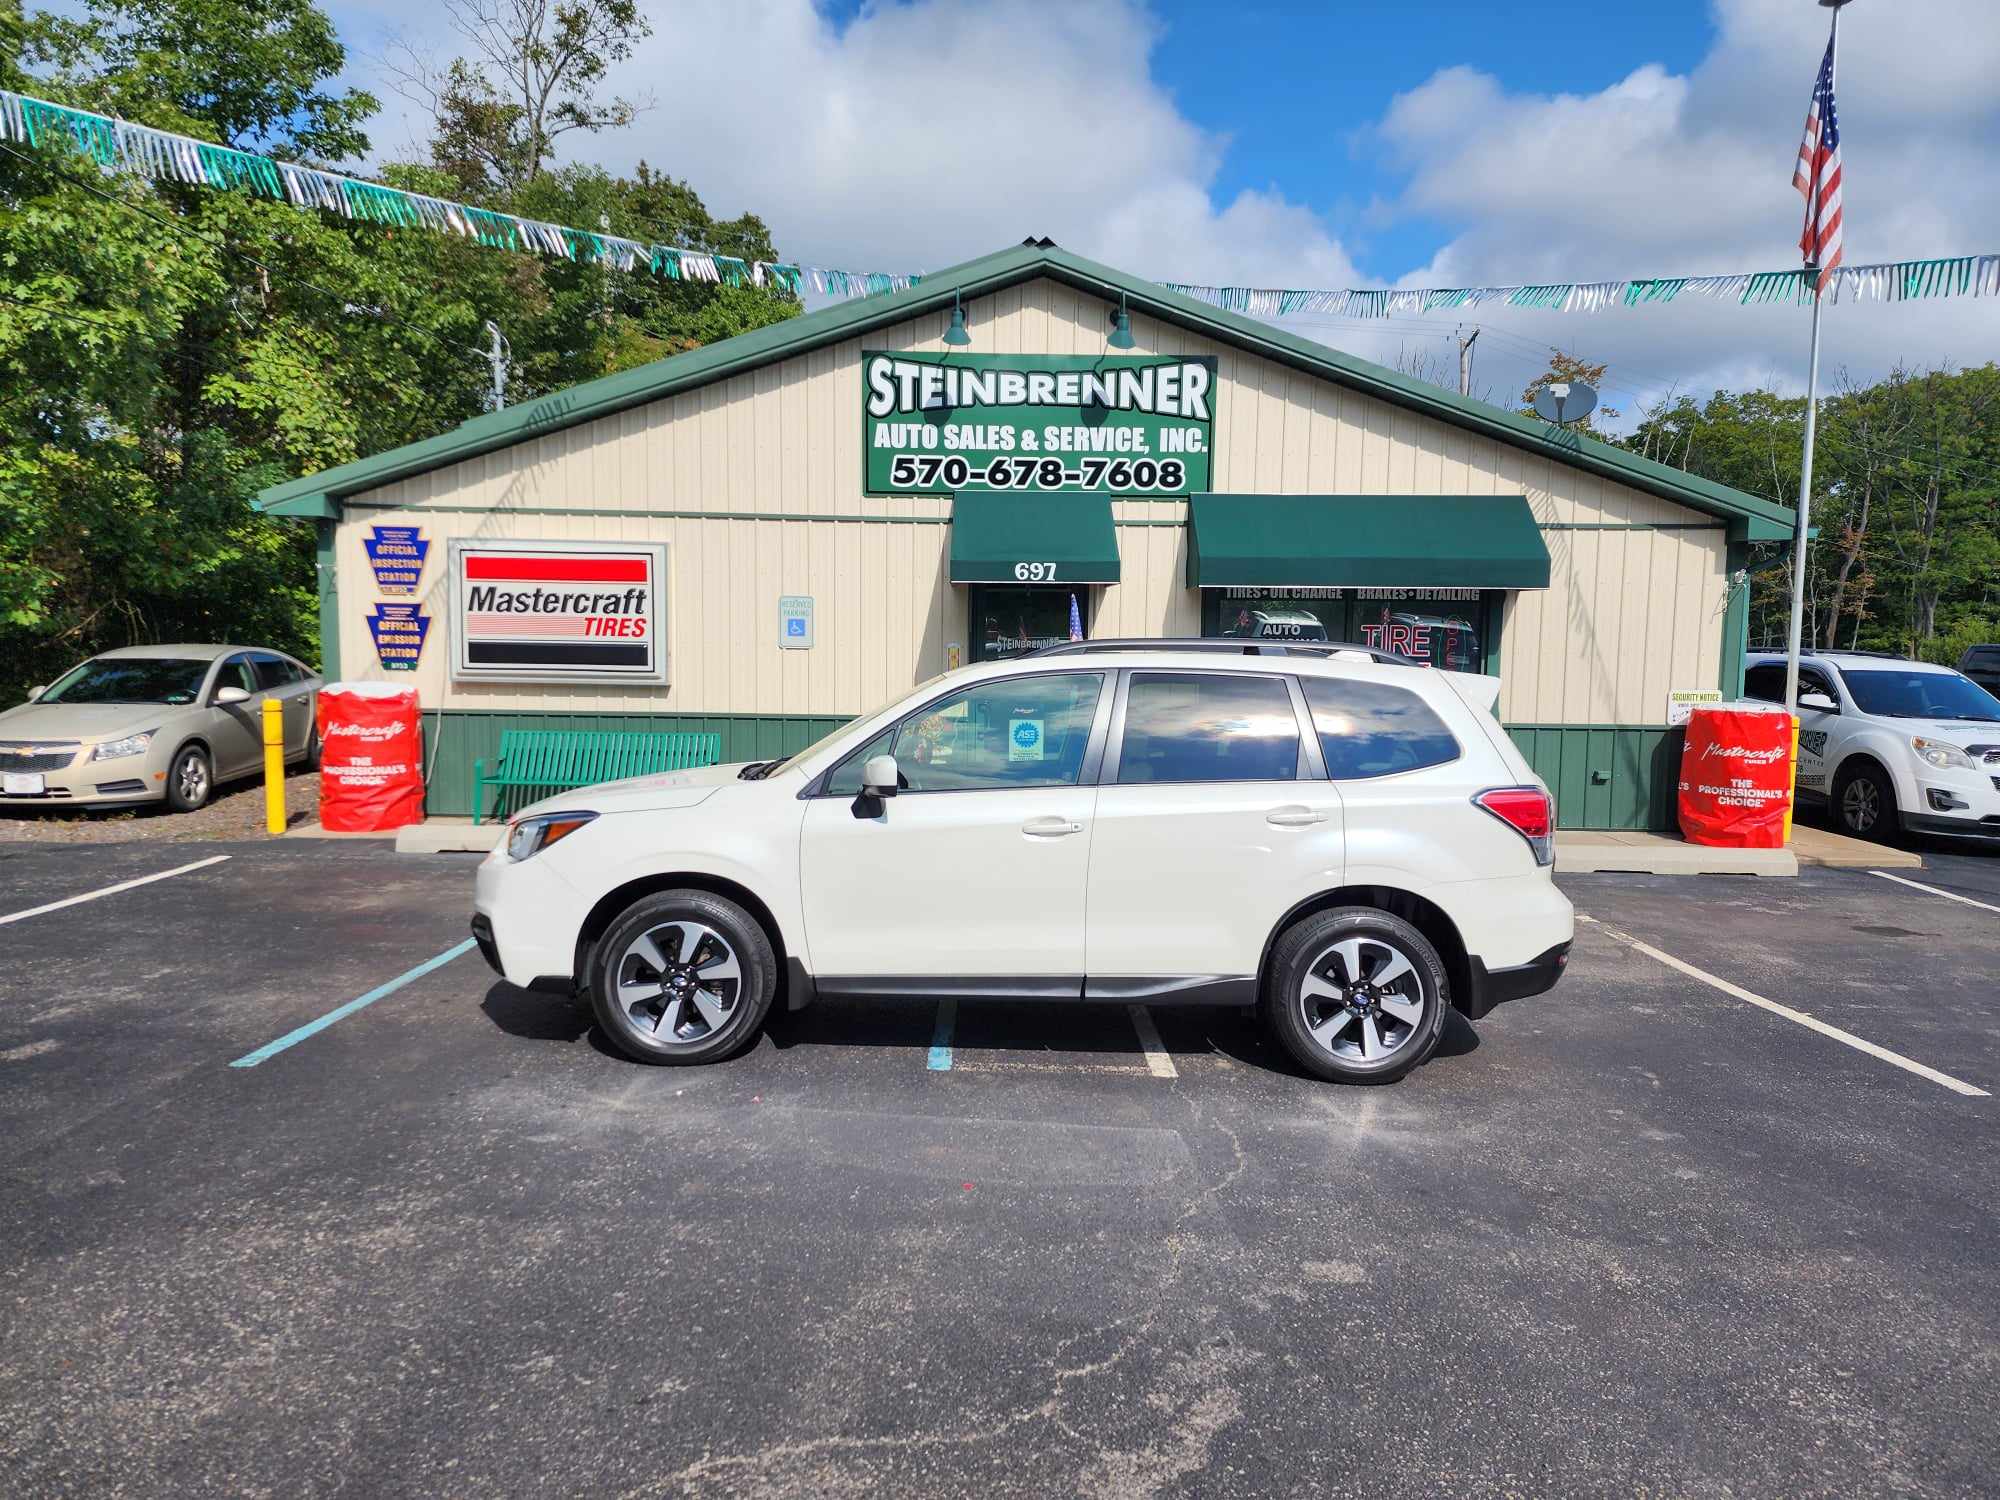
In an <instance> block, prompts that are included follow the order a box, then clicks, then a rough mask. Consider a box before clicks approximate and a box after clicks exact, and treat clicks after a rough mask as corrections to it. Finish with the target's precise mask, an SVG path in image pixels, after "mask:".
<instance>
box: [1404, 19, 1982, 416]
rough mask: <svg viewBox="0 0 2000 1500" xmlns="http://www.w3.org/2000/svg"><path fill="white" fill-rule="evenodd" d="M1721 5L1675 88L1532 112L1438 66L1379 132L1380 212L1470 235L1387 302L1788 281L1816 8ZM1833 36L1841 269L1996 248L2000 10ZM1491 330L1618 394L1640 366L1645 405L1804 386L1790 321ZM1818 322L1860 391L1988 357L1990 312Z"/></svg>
mask: <svg viewBox="0 0 2000 1500" xmlns="http://www.w3.org/2000/svg"><path fill="white" fill-rule="evenodd" d="M1715 10H1716V19H1717V23H1718V27H1719V32H1720V35H1719V36H1718V39H1717V41H1716V43H1715V46H1714V47H1713V49H1712V50H1711V52H1710V54H1709V55H1708V57H1706V58H1705V59H1704V60H1703V61H1702V63H1701V64H1700V65H1699V66H1698V67H1696V68H1695V69H1694V70H1693V71H1692V72H1691V73H1689V74H1687V75H1685V76H1681V75H1675V74H1671V73H1668V72H1667V71H1665V70H1664V69H1662V68H1660V67H1658V66H1657V65H1651V64H1649V65H1646V66H1642V67H1639V68H1637V69H1635V70H1634V71H1633V72H1632V73H1631V74H1630V75H1629V76H1628V77H1626V78H1625V79H1623V80H1621V81H1620V82H1618V83H1616V84H1613V85H1612V86H1610V87H1609V88H1605V89H1602V90H1599V91H1598V92H1595V93H1591V94H1580V95H1569V94H1556V95H1547V94H1527V93H1510V92H1508V91H1507V90H1506V89H1505V88H1504V87H1503V85H1502V84H1501V83H1500V82H1499V81H1498V80H1496V79H1494V78H1492V77H1490V76H1488V75H1486V74H1483V73H1480V72H1478V71H1476V70H1474V69H1471V68H1465V67H1453V68H1447V69H1444V70H1441V71H1440V72H1438V73H1436V74H1434V75H1433V76H1432V77H1431V78H1430V79H1428V80H1427V81H1426V82H1425V83H1423V84H1422V85H1421V86H1419V87H1418V88H1416V89H1414V90H1412V91H1410V92H1409V93H1406V94H1403V95H1400V96H1398V97H1397V99H1396V100H1395V101H1394V102H1393V103H1392V105H1391V106H1390V108H1389V109H1388V111H1387V112H1386V113H1385V115H1384V117H1383V119H1382V121H1381V124H1380V127H1379V131H1378V135H1379V138H1380V140H1381V141H1382V142H1383V144H1384V145H1385V147H1386V148H1387V149H1389V150H1390V151H1392V152H1393V153H1394V154H1395V156H1396V159H1397V160H1398V161H1399V163H1400V164H1401V165H1402V166H1404V167H1405V168H1406V169H1407V171H1408V173H1409V178H1408V185H1407V187H1406V190H1405V192H1404V194H1403V195H1402V197H1401V199H1400V200H1399V201H1398V203H1397V204H1396V205H1395V209H1397V210H1400V211H1402V212H1406V213H1417V214H1422V215H1425V216H1427V217H1430V218H1432V219H1436V220H1441V221H1443V222H1446V223H1450V224H1457V225H1462V226H1463V228H1462V229H1460V230H1459V232H1458V233H1456V234H1455V235H1454V237H1453V238H1452V239H1451V240H1450V242H1449V243H1448V244H1446V245H1445V246H1444V248H1443V249H1442V250H1440V251H1439V252H1438V254H1437V255H1436V256H1435V257H1434V258H1433V259H1432V260H1431V262H1430V263H1429V264H1428V265H1425V266H1421V267H1416V268H1412V269H1411V270H1410V271H1409V272H1407V273H1406V274H1405V275H1404V277H1403V278H1402V281H1403V284H1405V285H1467V284H1476V283H1482V282H1502V283H1505V282H1515V281H1551V280H1569V279H1574V280H1589V279H1597V278H1610V277H1617V276H1631V275H1677V274H1684V273H1703V272H1720V271H1740V270H1751V269H1770V268H1778V267H1783V266H1786V265H1791V264H1795V263H1796V256H1797V250H1796V245H1797V239H1798V233H1799V225H1800V222H1801V219H1802V217H1803V200H1802V199H1801V198H1800V197H1799V195H1798V194H1797V192H1796V191H1794V190H1793V189H1792V187H1791V186H1790V176H1791V171H1790V168H1791V154H1792V150H1793V148H1794V146H1795V145H1796V144H1797V140H1798V135H1799V131H1800V128H1801V126H1802V124H1803V122H1804V118H1805V108H1806V102H1807V96H1808V94H1809V93H1810V90H1811V84H1812V75H1813V71H1814V68H1815V65H1816V64H1817V61H1818V58H1819V53H1820V50H1821V48H1822V47H1823V46H1824V37H1825V24H1826V13H1825V11H1823V10H1821V9H1819V8H1818V7H1815V6H1805V5H1801V4H1797V3H1795V0H1719V3H1718V4H1717V5H1716V7H1715ZM1919 19H1920V24H1916V23H1917V22H1918V20H1919ZM1842 31H1843V37H1842V41H1843V47H1842V64H1841V68H1840V78H1839V98H1840V118H1841V127H1842V142H1843V144H1842V156H1843V160H1844V163H1845V169H1846V192H1845V200H1846V218H1845V223H1844V226H1843V228H1844V231H1845V235H1844V237H1845V242H1846V243H1845V250H1846V257H1847V260H1848V261H1849V263H1854V262H1857V261H1869V260H1894V259H1904V258H1910V257H1919V256H1927V255H1943V254H1967V253H1972V252H1979V251H1993V250H1996V249H2000V162H1997V161H1996V151H1997V150H2000V91H1996V90H1995V89H1994V88H1993V85H1992V77H1993V71H1994V68H1995V66H1996V65H2000V5H1994V4H1992V3H1991V0H1933V3H1929V4H1926V5H1925V6H1923V7H1921V8H1920V9H1919V8H1915V7H1912V8H1908V9H1906V8H1904V7H1900V6H1895V5H1876V6H1856V7H1855V8H1854V9H1853V10H1852V11H1851V12H1848V13H1846V14H1845V15H1844V17H1843V22H1842ZM1485 316H1486V314H1485V312H1484V310H1482V313H1481V317H1482V319H1483V318H1485ZM1499 319H1504V320H1505V326H1506V327H1507V328H1508V329H1509V330H1511V331H1513V332H1515V333H1516V334H1518V335H1521V336H1528V337H1535V338H1550V339H1558V338H1559V339H1561V340H1562V341H1563V342H1564V343H1565V344H1566V345H1568V346H1571V347H1576V348H1580V349H1582V350H1585V351H1587V352H1588V353H1589V354H1590V355H1591V357H1593V358H1596V359H1607V358H1608V359H1610V360H1611V361H1612V363H1613V366H1614V369H1613V375H1614V377H1616V376H1617V374H1618V370H1619V368H1620V367H1621V366H1623V367H1625V368H1627V369H1628V370H1629V369H1630V368H1631V367H1633V366H1638V367H1641V368H1643V369H1646V370H1648V371H1649V372H1651V377H1652V378H1651V381H1650V384H1651V385H1652V386H1653V387H1655V388H1657V387H1659V386H1661V385H1664V384H1666V383H1669V382H1671V381H1675V380H1678V381H1681V382H1684V383H1685V384H1686V385H1690V386H1692V387H1693V388H1695V389H1697V390H1701V389H1705V388H1712V386H1713V385H1714V384H1716V383H1720V382H1723V381H1732V380H1735V381H1740V380H1742V379H1744V378H1746V377H1751V376H1755V375H1758V374H1762V375H1766V376H1768V377H1770V378H1774V379H1775V380H1776V382H1777V383H1778V384H1780V385H1782V386H1784V387H1786V388H1789V389H1798V388H1800V387H1802V386H1803V384H1804V378H1803V377H1804V366H1805V358H1804V355H1805V330H1804V326H1803V325H1804V322H1805V319H1804V316H1803V314H1802V313H1801V312H1798V311H1797V310H1786V309H1755V308H1753V309H1743V308H1737V307H1727V306H1718V305H1716V304H1712V303H1706V304H1705V303H1699V302H1697V303H1693V304H1689V303H1686V302H1676V303H1675V304H1674V305H1673V306H1672V308H1671V309H1665V308H1661V309H1648V310H1642V311H1634V312H1630V313H1623V312H1620V313H1611V314H1601V315H1597V316H1594V317H1590V316H1580V315H1576V314H1570V315H1566V316H1563V317H1560V318H1557V317H1551V316H1547V315H1542V316H1534V315H1521V314H1511V315H1510V314H1500V315H1496V320H1499ZM1825 324H1826V338H1825V344H1826V352H1825V356H1824V357H1825V360H1826V363H1827V365H1828V366H1829V367H1838V366H1840V365H1848V366H1851V367H1853V368H1854V369H1855V370H1856V372H1857V373H1864V374H1865V373H1879V372H1880V371H1882V370H1884V369H1886V368H1887V367H1888V366H1890V365H1892V364H1894V363H1895V362H1896V361H1897V360H1899V359H1901V360H1910V361H1914V362H1931V361H1939V360H1952V361H1956V362H1961V363H1962V362H1968V361H1971V362H1980V361H1984V360H1986V359H1989V358H1992V357H1993V356H1994V353H1995V351H1996V348H2000V303H1996V302H1991V301H1986V302H1966V301H1957V302H1946V303H1936V304H1925V303H1902V304H1894V305H1890V306H1886V307H1885V306H1880V305H1842V306H1840V307H1838V308H1836V309H1832V310H1830V311H1829V312H1828V313H1827V315H1826V318H1825ZM1629 378H1631V379H1633V380H1635V381H1637V380H1638V379H1639V377H1638V376H1636V375H1634V376H1631V377H1629Z"/></svg>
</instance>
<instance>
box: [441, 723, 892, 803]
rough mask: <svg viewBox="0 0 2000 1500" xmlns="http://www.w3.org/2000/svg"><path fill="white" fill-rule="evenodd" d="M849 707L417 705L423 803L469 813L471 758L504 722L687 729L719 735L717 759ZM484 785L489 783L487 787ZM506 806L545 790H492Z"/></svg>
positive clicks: (826, 729)
mask: <svg viewBox="0 0 2000 1500" xmlns="http://www.w3.org/2000/svg"><path fill="white" fill-rule="evenodd" d="M853 717H854V716H853V715H851V714H826V715H818V714H812V715H808V714H782V715H781V714H565V713H528V712H518V711H516V712H510V711H504V710H490V709H445V710H443V711H439V710H436V709H429V710H426V711H425V713H424V770H425V778H424V779H425V788H424V811H425V812H426V813H428V814H430V815H431V816H433V817H457V818H466V817H471V816H472V763H473V762H474V761H475V760H478V759H480V758H481V757H484V758H485V760H486V763H487V764H488V765H489V766H490V765H492V764H493V762H494V761H495V760H496V759H497V758H498V757H499V754H500V736H501V734H502V733H504V732H505V731H507V730H509V729H569V730H612V731H624V732H627V733H631V732H647V731H651V732H656V733H661V734H669V733H679V732H694V733H704V734H719V735H721V736H722V759H723V760H724V761H725V762H730V761H739V760H770V759H773V758H774V757H777V756H782V755H790V754H791V753H792V752H793V751H795V750H803V749H804V748H805V747H806V746H807V745H810V744H811V743H812V742H813V741H814V740H816V739H818V738H819V737H820V736H821V735H824V734H828V733H831V732H832V731H833V730H835V729H838V728H839V727H840V726H841V725H843V724H845V723H847V722H848V721H849V719H851V718H853ZM489 790H490V789H489ZM493 795H495V796H504V797H506V798H507V799H509V800H506V801H503V802H502V803H501V804H500V805H499V807H498V808H497V809H496V808H491V807H489V808H488V809H487V812H489V813H492V812H495V811H500V812H507V811H512V810H514V809H516V808H518V807H521V806H525V805H526V803H527V802H530V801H533V800H535V799H537V798H539V797H542V796H546V795H547V793H545V792H538V791H532V790H531V791H525V792H524V791H518V790H517V791H510V792H504V793H500V792H495V793H494V794H493Z"/></svg>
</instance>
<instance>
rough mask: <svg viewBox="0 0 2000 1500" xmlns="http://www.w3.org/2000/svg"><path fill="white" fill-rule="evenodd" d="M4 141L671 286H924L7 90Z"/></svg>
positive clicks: (828, 292) (841, 290)
mask: <svg viewBox="0 0 2000 1500" xmlns="http://www.w3.org/2000/svg"><path fill="white" fill-rule="evenodd" d="M0 140H14V141H19V142H21V143H22V144H24V145H28V146H42V145H46V144H49V143H50V142H52V141H55V140H63V141H66V142H69V143H71V144H73V145H74V146H75V147H76V148H77V149H78V150H80V151H82V152H83V153H85V154H86V155H88V156H89V157H90V158H91V159H92V160H94V161H95V162H96V163H97V164H98V166H100V167H103V168H105V169H106V170H109V171H127V172H133V173H136V174H138V175H139V176H142V177H147V178H152V179H155V180H160V181H169V182H181V183H187V184H189V185H190V186H195V187H213V188H240V189H242V190H244V191H246V192H250V193H254V194H257V195H258V196H260V197H265V198H275V199H280V200H283V201H286V202H289V203H290V204H292V205H293V206H294V207H295V208H316V209H324V210H325V211H326V212H328V213H334V214H339V215H340V216H341V217H342V218H347V219H366V220H368V221H370V222H372V223H376V224H386V225H388V226H390V227H392V228H407V229H429V230H434V231H437V232H439V233H443V234H456V235H461V236H463V237H465V238H467V239H472V240H477V241H478V242H479V243H480V244H482V245H491V246H494V247H496V248H499V249H506V250H531V251H534V252H536V253H538V254H541V255H552V256H561V257H562V258H563V259H565V260H575V261H591V262H601V263H603V264H606V265H611V266H616V267H617V268H618V269H619V270H621V271H647V272H650V273H651V274H653V275H655V276H660V277H664V278H665V279H667V280H669V281H706V282H713V283H717V284H720V285H723V286H745V285H748V286H760V287H761V286H771V287H777V288H779V289H781V290H783V291H788V292H794V293H797V292H803V291H813V292H817V293H820V294H822V295H824V296H830V297H865V296H873V295H874V294H876V293H878V292H894V291H901V290H902V289H903V288H904V287H910V286H915V285H916V284H917V283H918V281H920V280H921V279H922V278H921V277H918V276H907V275H891V274H889V273H887V272H882V271H843V270H837V269H835V268H832V267H829V266H806V265H797V264H793V263H790V262H784V261H763V260H743V259H740V258H739V257H737V256H733V255H717V254H714V253H712V252H710V251H706V250H690V249H686V248H684V247H681V246H677V245H654V244H646V243H642V242H640V241H638V240H629V239H625V238H623V237H621V236H619V235H614V234H597V233H593V232H591V231H589V230H584V229H571V228H569V227H568V226H567V225H564V224H550V223H545V222H543V221H541V220H539V219H523V218H521V217H519V216H518V215H515V214H506V213H498V212H496V211H494V210H492V209H487V208H474V207H473V206H472V205H470V204H467V203H456V202H453V201H452V200H450V199H448V198H433V197H430V196H429V195H427V194H424V193H410V192H405V191H404V190H403V189H401V188H393V187H388V186H385V185H384V184H382V183H379V182H365V181H363V180H362V179H360V178H358V177H348V176H346V175H344V174H342V173H339V172H323V171H320V170H318V169H316V168H313V167H306V166H301V165H299V164H298V163H296V162H288V161H275V160H273V159H272V158H270V157H268V156H258V155H256V154H255V153H253V152H249V151H237V150H234V149H232V148H231V147H228V146H217V145H213V144H211V143H210V142H207V141H197V140H194V139H192V138H191V137H189V136H184V135H175V134H174V133H173V132H171V131H167V130H155V129H153V128H152V127H151V126H149V125H134V124H132V123H130V122H129V121H125V120H115V119H112V118H110V117H108V116H106V115H99V114H92V113H91V112H90V111H89V110H83V109H71V108H70V107H69V106H67V105H63V104H51V103H49V102H48V101H47V100H46V99H36V98H33V97H32V96H30V95H27V94H16V93H13V92H11V91H9V90H6V89H0Z"/></svg>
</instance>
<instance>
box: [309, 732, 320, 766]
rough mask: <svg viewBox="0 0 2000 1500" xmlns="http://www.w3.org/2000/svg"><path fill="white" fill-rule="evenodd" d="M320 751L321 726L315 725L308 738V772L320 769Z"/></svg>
mask: <svg viewBox="0 0 2000 1500" xmlns="http://www.w3.org/2000/svg"><path fill="white" fill-rule="evenodd" d="M319 749H320V746H319V725H317V724H315V725H313V727H312V731H311V733H309V734H308V735H307V736H306V769H307V770H308V771H317V770H318V769H319Z"/></svg>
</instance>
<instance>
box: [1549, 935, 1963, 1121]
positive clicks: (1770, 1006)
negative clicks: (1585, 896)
mask: <svg viewBox="0 0 2000 1500" xmlns="http://www.w3.org/2000/svg"><path fill="white" fill-rule="evenodd" d="M1576 919H1577V921H1579V922H1588V923H1590V924H1591V926H1593V927H1595V928H1597V930H1598V931H1600V932H1602V933H1603V934H1604V935H1605V936H1606V937H1609V938H1612V939H1613V940H1615V941H1617V942H1620V943H1623V944H1624V945H1625V946H1626V947H1628V948H1630V949H1632V950H1633V951H1634V952H1636V953H1643V954H1645V955H1646V957H1648V958H1650V959H1653V960H1655V961H1656V962H1658V963H1663V964H1665V965H1666V966H1667V967H1668V968H1670V969H1673V970H1675V971H1676V972H1678V973H1682V974H1685V975H1687V976H1688V978H1690V979H1699V980H1700V981H1701V982H1702V983H1703V984H1705V985H1708V986H1710V987H1711V988H1714V989H1718V990H1721V991H1722V993H1723V994H1725V995H1729V996H1732V997H1733V998H1735V999H1737V1000H1743V1001H1747V1002H1748V1003H1749V1004H1751V1005H1755V1006H1758V1007H1759V1008H1761V1009H1763V1010H1768V1011H1769V1012H1770V1013H1771V1014H1772V1015H1774V1016H1783V1017H1784V1018H1785V1019H1786V1020H1787V1021H1796V1022H1797V1023H1798V1024H1799V1025H1801V1026H1803V1027H1805V1028H1806V1029H1807V1030H1808V1031H1817V1032H1818V1033H1819V1034H1820V1035H1821V1036H1825V1037H1832V1038H1833V1040H1835V1041H1836V1042H1840V1043H1841V1044H1843V1045H1844V1046H1848V1047H1852V1048H1854V1050H1855V1051H1857V1052H1865V1053H1867V1054H1868V1055H1869V1056H1870V1057H1874V1058H1880V1059H1881V1060H1882V1061H1883V1062H1885V1063H1889V1064H1890V1065H1892V1066H1894V1067H1898V1068H1901V1069H1902V1070H1903V1071H1904V1072H1906V1073H1914V1074H1916V1075H1917V1076H1918V1077H1919V1078H1928V1079H1929V1080H1930V1081H1931V1082H1932V1083H1941V1084H1943V1085H1944V1086H1945V1087H1946V1088H1948V1089H1950V1090H1951V1091H1952V1092H1953V1093H1955V1094H1965V1095H1968V1096H1970V1097H1972V1098H1975V1099H1986V1098H1990V1097H1991V1096H1990V1095H1989V1094H1988V1093H1987V1091H1986V1090H1985V1089H1982V1088H1980V1087H1978V1086H1977V1085H1976V1084H1970V1083H1967V1082H1966V1081H1965V1080H1964V1079H1962V1078H1954V1077H1952V1076H1951V1074H1949V1073H1940V1072H1939V1071H1938V1070H1937V1069H1936V1068H1933V1067H1928V1066H1926V1065H1925V1064H1923V1063H1920V1062H1918V1061H1916V1060H1915V1059H1914V1058H1908V1057H1905V1056H1903V1054H1902V1053H1900V1052H1891V1051H1890V1050H1889V1049H1888V1048H1887V1047H1878V1046H1876V1045H1875V1043H1873V1042H1871V1041H1869V1040H1867V1039H1866V1038H1865V1037H1858V1036H1856V1035H1855V1034H1854V1033H1853V1032H1851V1031H1843V1030H1841V1028H1840V1027H1838V1026H1829V1025H1828V1024H1827V1023H1826V1022H1824V1021H1822V1020H1820V1019H1819V1018H1818V1017H1817V1016H1809V1015H1807V1014H1806V1013H1805V1012H1804V1011H1802V1010H1793V1009H1792V1008H1791V1007H1790V1006H1789V1005H1780V1004H1779V1003H1778V1002H1777V1001H1775V1000H1767V999H1765V998H1764V997H1763V996H1762V995H1757V994H1752V993H1751V992H1750V991H1749V990H1746V989H1744V988H1743V987H1742V986H1741V985H1737V984H1731V983H1730V982H1729V981H1728V980H1726V979H1722V978H1719V977H1718V976H1716V975H1714V974H1711V973H1709V972H1708V970H1706V969H1697V968H1696V967H1695V966H1694V965H1693V964H1691V963H1688V962H1686V961H1685V960H1683V959H1678V958H1675V957H1674V956H1673V954H1671V953H1662V952H1661V951H1660V950H1659V949H1658V948H1655V947H1654V946H1653V945H1652V944H1650V943H1642V942H1640V941H1639V939H1637V938H1635V937H1633V936H1632V935H1631V934H1629V933H1624V932H1620V931H1619V930H1618V929H1617V928H1615V927H1606V926H1605V925H1604V924H1603V923H1602V922H1600V921H1598V920H1597V918H1595V917H1590V916H1585V915H1584V914H1583V913H1582V912H1578V913H1577V914H1576Z"/></svg>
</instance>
